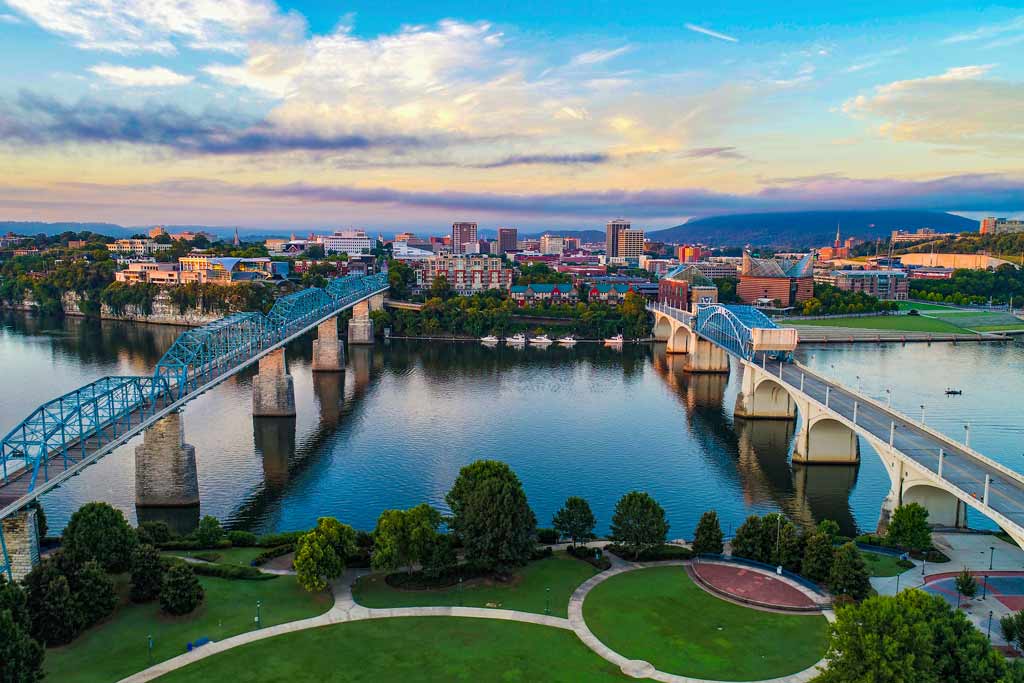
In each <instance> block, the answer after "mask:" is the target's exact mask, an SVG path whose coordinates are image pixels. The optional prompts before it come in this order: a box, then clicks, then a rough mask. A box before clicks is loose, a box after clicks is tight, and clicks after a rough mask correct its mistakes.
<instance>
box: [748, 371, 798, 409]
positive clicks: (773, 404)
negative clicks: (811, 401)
mask: <svg viewBox="0 0 1024 683" xmlns="http://www.w3.org/2000/svg"><path fill="white" fill-rule="evenodd" d="M752 399H753V409H754V414H755V415H756V416H757V417H766V418H792V417H796V414H797V408H796V401H795V400H794V399H793V396H792V394H790V393H789V389H787V388H786V387H784V386H783V385H782V384H780V383H779V382H777V381H776V380H775V379H773V378H770V377H762V378H761V379H760V380H759V381H758V382H757V384H756V385H755V386H754V393H753V396H752Z"/></svg>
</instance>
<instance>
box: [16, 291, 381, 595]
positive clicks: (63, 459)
mask: <svg viewBox="0 0 1024 683" xmlns="http://www.w3.org/2000/svg"><path fill="white" fill-rule="evenodd" d="M387 286H388V282H387V274H386V273H382V274H379V275H371V276H362V277H361V276H348V277H344V278H337V279H334V280H331V281H330V283H328V285H327V287H326V288H325V289H320V288H318V287H310V288H308V289H303V290H301V291H298V292H294V293H292V294H289V295H287V296H283V297H281V298H279V299H278V300H277V301H276V302H275V303H274V306H273V308H271V309H270V312H269V313H267V314H266V315H263V314H262V313H235V314H233V315H229V316H227V317H225V318H221V319H220V320H216V321H214V322H212V323H209V324H207V325H203V326H202V327H197V328H193V329H189V330H186V331H185V332H182V333H181V334H180V335H179V336H178V338H177V339H176V340H175V341H174V344H173V345H172V346H171V348H169V349H168V350H167V352H166V353H165V354H164V355H163V357H162V358H161V359H160V361H159V362H158V363H157V365H156V368H155V369H154V371H153V375H152V376H149V377H116V376H115V377H101V378H100V379H98V380H96V381H94V382H91V383H89V384H86V385H85V386H82V387H79V388H78V389H75V390H74V391H71V392H68V393H67V394H64V395H63V396H60V397H58V398H55V399H53V400H51V401H48V402H47V403H44V404H43V405H41V406H39V407H38V408H36V409H35V410H34V411H32V413H31V414H30V415H29V416H28V417H26V418H25V419H24V420H22V421H21V422H20V423H19V424H17V425H16V426H15V427H14V428H13V429H11V431H10V432H8V434H7V435H6V436H5V437H4V438H3V440H2V441H0V519H2V518H4V517H7V516H9V515H10V514H12V513H14V512H16V511H18V510H20V509H21V508H23V507H24V506H25V505H26V504H27V503H29V502H30V501H31V500H34V499H35V498H36V497H38V495H41V493H42V492H43V491H44V490H45V489H49V488H50V486H47V485H46V484H49V483H53V484H55V483H57V481H60V480H63V479H64V478H65V477H62V476H61V475H62V474H65V473H68V474H69V475H70V473H71V472H70V470H76V471H77V469H78V468H79V467H80V466H84V465H85V464H88V463H91V462H93V461H95V460H96V459H97V458H98V457H100V456H102V455H104V454H105V453H106V452H109V450H111V448H108V447H110V446H112V444H113V443H114V442H117V441H119V440H122V439H123V438H124V437H125V435H126V434H127V433H128V432H131V431H132V430H135V429H138V428H139V427H140V425H142V424H143V423H145V422H147V421H148V420H152V419H153V418H155V417H156V415H157V413H159V412H161V411H163V410H165V409H166V408H167V407H169V406H171V405H172V404H175V403H179V402H184V401H186V400H187V399H188V398H189V397H190V395H191V394H192V393H193V392H195V391H196V390H197V389H198V388H199V387H203V386H206V385H208V384H209V383H210V382H213V381H215V380H217V378H218V377H221V376H223V375H225V374H226V373H228V372H230V371H232V370H235V369H237V368H240V367H242V366H244V365H247V364H248V363H249V362H251V361H252V360H254V359H255V358H256V357H257V356H259V355H260V354H261V353H262V352H264V351H268V350H269V349H272V348H274V347H276V346H279V345H280V344H282V343H284V342H285V341H287V340H288V339H289V338H291V337H293V336H295V335H297V334H299V333H302V332H304V331H305V330H306V329H308V328H309V327H311V326H312V325H314V324H315V323H317V322H319V321H320V320H322V319H323V318H326V317H329V316H331V315H332V314H334V313H337V312H338V311H340V310H342V309H343V308H346V307H348V306H350V305H352V304H354V303H357V302H358V301H360V300H362V299H365V298H367V297H368V296H370V295H371V294H375V293H377V292H380V291H383V290H385V289H387ZM0 572H3V573H7V574H8V576H10V574H11V568H10V561H9V557H8V555H7V547H6V542H5V541H4V539H3V531H2V528H0Z"/></svg>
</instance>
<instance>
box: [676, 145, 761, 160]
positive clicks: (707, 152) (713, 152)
mask: <svg viewBox="0 0 1024 683" xmlns="http://www.w3.org/2000/svg"><path fill="white" fill-rule="evenodd" d="M685 156H688V157H694V158H704V157H718V158H720V159H745V158H746V157H745V156H743V155H742V154H740V152H738V151H737V150H736V148H735V147H695V148H694V149H689V150H687V151H686V155H685Z"/></svg>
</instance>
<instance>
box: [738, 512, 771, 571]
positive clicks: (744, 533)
mask: <svg viewBox="0 0 1024 683" xmlns="http://www.w3.org/2000/svg"><path fill="white" fill-rule="evenodd" d="M762 526H763V524H762V523H761V518H760V517H758V516H757V515H750V516H749V517H747V518H746V519H745V520H744V521H743V524H740V526H739V528H738V529H736V534H735V535H734V536H733V537H732V543H731V544H730V545H731V547H732V554H733V555H735V556H736V557H745V558H747V559H748V560H755V561H757V562H766V561H767V558H766V556H765V552H764V549H763V547H762V544H761V536H762V533H761V529H762Z"/></svg>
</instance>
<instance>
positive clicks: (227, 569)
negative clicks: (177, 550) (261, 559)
mask: <svg viewBox="0 0 1024 683" xmlns="http://www.w3.org/2000/svg"><path fill="white" fill-rule="evenodd" d="M164 561H165V562H166V563H167V564H168V565H169V566H170V565H175V564H184V565H188V566H189V567H190V568H191V569H192V571H194V572H195V573H196V574H197V575H199V576H213V577H216V578H218V579H232V580H242V581H266V580H268V579H276V578H277V576H276V575H275V574H264V573H263V572H261V571H260V570H259V569H257V568H256V567H245V566H242V565H236V564H216V563H214V562H185V561H184V560H182V559H181V558H169V557H165V558H164Z"/></svg>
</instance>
